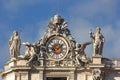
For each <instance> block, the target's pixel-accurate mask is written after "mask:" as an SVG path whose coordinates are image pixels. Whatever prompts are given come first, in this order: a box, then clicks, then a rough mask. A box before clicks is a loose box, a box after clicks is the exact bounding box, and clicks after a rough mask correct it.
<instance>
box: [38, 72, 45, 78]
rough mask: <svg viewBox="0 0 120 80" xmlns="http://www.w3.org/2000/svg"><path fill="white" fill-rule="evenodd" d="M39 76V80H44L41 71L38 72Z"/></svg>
mask: <svg viewBox="0 0 120 80" xmlns="http://www.w3.org/2000/svg"><path fill="white" fill-rule="evenodd" d="M39 74H40V79H39V80H44V75H43V74H44V73H43V71H40V72H39Z"/></svg>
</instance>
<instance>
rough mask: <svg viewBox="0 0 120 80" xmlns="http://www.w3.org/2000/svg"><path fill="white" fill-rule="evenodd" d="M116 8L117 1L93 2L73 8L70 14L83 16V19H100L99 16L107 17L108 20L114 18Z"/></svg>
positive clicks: (103, 0) (79, 4)
mask: <svg viewBox="0 0 120 80" xmlns="http://www.w3.org/2000/svg"><path fill="white" fill-rule="evenodd" d="M116 6H117V1H116V0H92V1H86V2H85V3H82V4H81V3H78V4H77V5H75V6H72V7H71V8H70V13H72V14H74V15H81V17H94V16H96V17H98V16H99V15H105V17H107V18H109V17H110V18H112V17H114V15H115V12H116Z"/></svg>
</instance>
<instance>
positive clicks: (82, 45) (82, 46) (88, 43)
mask: <svg viewBox="0 0 120 80" xmlns="http://www.w3.org/2000/svg"><path fill="white" fill-rule="evenodd" d="M91 43H92V42H85V43H82V44H81V47H80V54H81V61H83V62H85V63H87V62H88V61H89V59H88V58H87V57H86V53H85V48H86V46H87V45H90V44H91Z"/></svg>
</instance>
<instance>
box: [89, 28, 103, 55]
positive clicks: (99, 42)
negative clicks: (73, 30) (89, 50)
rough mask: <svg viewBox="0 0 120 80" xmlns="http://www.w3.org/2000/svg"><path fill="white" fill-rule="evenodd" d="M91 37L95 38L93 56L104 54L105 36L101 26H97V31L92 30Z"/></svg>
mask: <svg viewBox="0 0 120 80" xmlns="http://www.w3.org/2000/svg"><path fill="white" fill-rule="evenodd" d="M90 37H91V38H92V40H93V56H102V51H103V45H104V41H105V39H104V36H103V35H102V33H101V28H100V27H97V28H96V33H95V34H94V33H92V32H90Z"/></svg>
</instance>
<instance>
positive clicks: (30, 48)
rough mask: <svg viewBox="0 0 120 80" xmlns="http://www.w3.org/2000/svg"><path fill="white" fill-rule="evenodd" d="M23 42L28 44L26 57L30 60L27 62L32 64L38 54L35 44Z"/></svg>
mask: <svg viewBox="0 0 120 80" xmlns="http://www.w3.org/2000/svg"><path fill="white" fill-rule="evenodd" d="M23 44H24V45H25V46H26V47H25V56H24V58H25V59H27V60H28V63H27V64H29V65H30V64H31V63H32V61H33V60H34V58H35V57H36V56H37V54H36V52H35V49H34V45H32V44H30V43H29V42H25V43H23Z"/></svg>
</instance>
